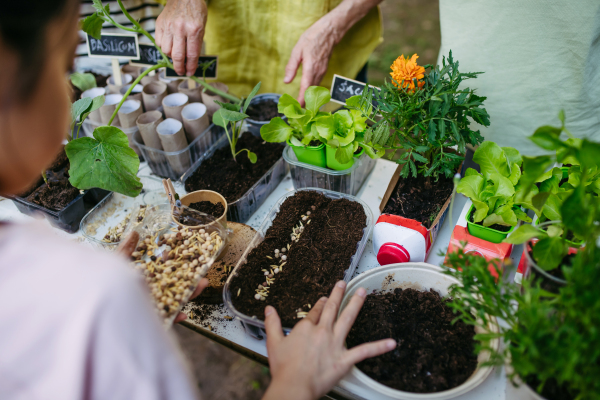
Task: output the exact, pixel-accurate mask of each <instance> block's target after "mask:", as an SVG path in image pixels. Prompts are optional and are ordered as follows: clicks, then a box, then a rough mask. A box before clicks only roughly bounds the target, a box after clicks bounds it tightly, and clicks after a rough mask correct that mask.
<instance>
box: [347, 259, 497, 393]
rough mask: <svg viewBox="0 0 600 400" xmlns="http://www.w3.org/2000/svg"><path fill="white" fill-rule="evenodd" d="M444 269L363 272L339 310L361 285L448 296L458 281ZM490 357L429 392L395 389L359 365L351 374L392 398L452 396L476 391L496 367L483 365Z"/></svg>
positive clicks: (405, 266) (394, 267)
mask: <svg viewBox="0 0 600 400" xmlns="http://www.w3.org/2000/svg"><path fill="white" fill-rule="evenodd" d="M442 271H443V269H442V268H441V267H438V266H435V265H431V264H427V263H415V262H408V263H401V264H390V265H385V266H381V267H378V268H374V269H372V270H369V271H367V272H365V273H362V274H360V275H359V276H357V277H356V278H354V279H353V280H352V281H351V282H350V283H349V284H348V288H347V289H346V293H345V294H344V298H343V300H342V304H341V307H340V313H341V311H342V310H343V309H344V307H346V305H347V304H348V302H349V301H350V298H351V297H352V295H353V294H354V293H355V292H356V290H357V289H358V288H360V287H363V288H365V289H366V290H367V293H368V294H372V293H374V292H376V293H389V292H393V291H394V289H397V288H400V289H403V290H404V289H415V290H419V291H429V289H433V290H434V291H436V292H437V293H439V294H440V295H441V296H442V298H443V297H445V296H447V295H448V288H449V287H450V285H452V284H455V283H459V282H458V281H457V280H456V279H454V278H453V277H450V276H448V275H445V274H443V272H442ZM494 322H496V321H495V319H494ZM490 331H492V332H496V331H497V325H496V324H494V325H493V326H490V329H489V330H488V332H490ZM475 333H483V330H481V329H478V328H476V329H475ZM351 334H352V333H351ZM499 345H500V341H499V340H498V339H494V340H492V341H491V342H489V346H490V347H492V348H494V349H498V347H499ZM487 360H489V353H488V352H481V353H480V354H479V356H478V358H477V367H476V368H475V370H474V371H473V373H472V374H471V376H470V377H469V378H468V379H467V380H466V381H464V382H463V383H462V384H460V385H458V386H455V387H453V388H450V389H447V390H443V391H439V392H430V393H416V392H408V391H402V390H397V389H393V388H391V387H389V386H386V385H383V384H381V383H379V382H377V381H376V380H374V379H373V378H371V377H369V376H368V375H367V374H365V373H364V372H362V371H361V370H360V369H359V368H358V367H356V366H354V367H353V368H352V370H351V371H350V374H351V375H352V376H353V377H355V378H356V379H358V380H359V381H360V382H362V383H363V384H364V385H365V386H366V387H368V388H369V389H371V390H373V391H374V392H377V393H380V394H383V395H385V396H388V397H390V398H393V399H428V400H429V399H451V398H454V397H456V396H460V395H462V394H465V393H467V392H469V391H470V390H473V389H474V388H475V387H477V386H478V385H479V384H481V383H482V382H483V381H484V380H485V379H486V378H487V377H488V376H489V375H490V373H491V372H492V370H493V368H492V367H483V366H482V365H481V364H482V363H484V362H485V361H487Z"/></svg>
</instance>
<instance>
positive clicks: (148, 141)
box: [136, 111, 163, 150]
mask: <svg viewBox="0 0 600 400" xmlns="http://www.w3.org/2000/svg"><path fill="white" fill-rule="evenodd" d="M161 122H163V116H162V113H161V112H160V111H148V112H145V113H143V114H141V115H140V116H139V117H138V119H137V121H136V124H137V127H138V129H139V130H140V135H142V140H143V141H144V145H146V146H148V147H152V148H153V149H157V150H162V149H163V148H162V143H161V142H160V139H159V138H158V133H157V132H156V127H157V126H158V124H160V123H161Z"/></svg>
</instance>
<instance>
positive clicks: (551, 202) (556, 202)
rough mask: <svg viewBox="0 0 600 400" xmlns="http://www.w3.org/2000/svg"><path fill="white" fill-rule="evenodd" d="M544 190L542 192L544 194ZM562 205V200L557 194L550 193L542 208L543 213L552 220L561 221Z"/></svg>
mask: <svg viewBox="0 0 600 400" xmlns="http://www.w3.org/2000/svg"><path fill="white" fill-rule="evenodd" d="M543 193H544V192H542V193H540V194H543ZM561 205H562V201H561V200H560V199H559V198H558V196H557V195H555V194H553V193H549V194H548V199H547V200H546V202H545V203H544V208H542V209H541V210H542V214H544V216H545V217H546V218H548V219H549V220H550V221H560V220H561V219H562V218H561V216H560V206H561Z"/></svg>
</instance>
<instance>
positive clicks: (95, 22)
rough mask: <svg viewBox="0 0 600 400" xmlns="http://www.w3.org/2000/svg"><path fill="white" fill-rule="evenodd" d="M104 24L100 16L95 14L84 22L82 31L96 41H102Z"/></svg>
mask: <svg viewBox="0 0 600 400" xmlns="http://www.w3.org/2000/svg"><path fill="white" fill-rule="evenodd" d="M103 22H104V21H103V20H102V18H100V17H99V16H98V14H96V13H94V14H92V15H90V16H88V17H86V19H84V20H83V23H82V24H81V29H82V30H83V31H84V32H85V33H87V34H88V35H90V36H91V37H93V38H94V39H97V40H100V38H101V32H102V23H103Z"/></svg>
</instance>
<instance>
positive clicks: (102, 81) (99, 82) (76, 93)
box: [69, 71, 108, 103]
mask: <svg viewBox="0 0 600 400" xmlns="http://www.w3.org/2000/svg"><path fill="white" fill-rule="evenodd" d="M87 72H88V73H90V74H92V75H94V77H95V78H96V86H97V87H106V80H107V79H108V75H98V74H96V73H94V72H90V71H87ZM69 85H71V89H72V90H73V96H72V97H71V102H73V103H74V102H76V101H77V100H79V99H80V98H81V93H83V92H82V91H81V90H79V88H76V87H75V86H73V84H72V83H71V80H69Z"/></svg>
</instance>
